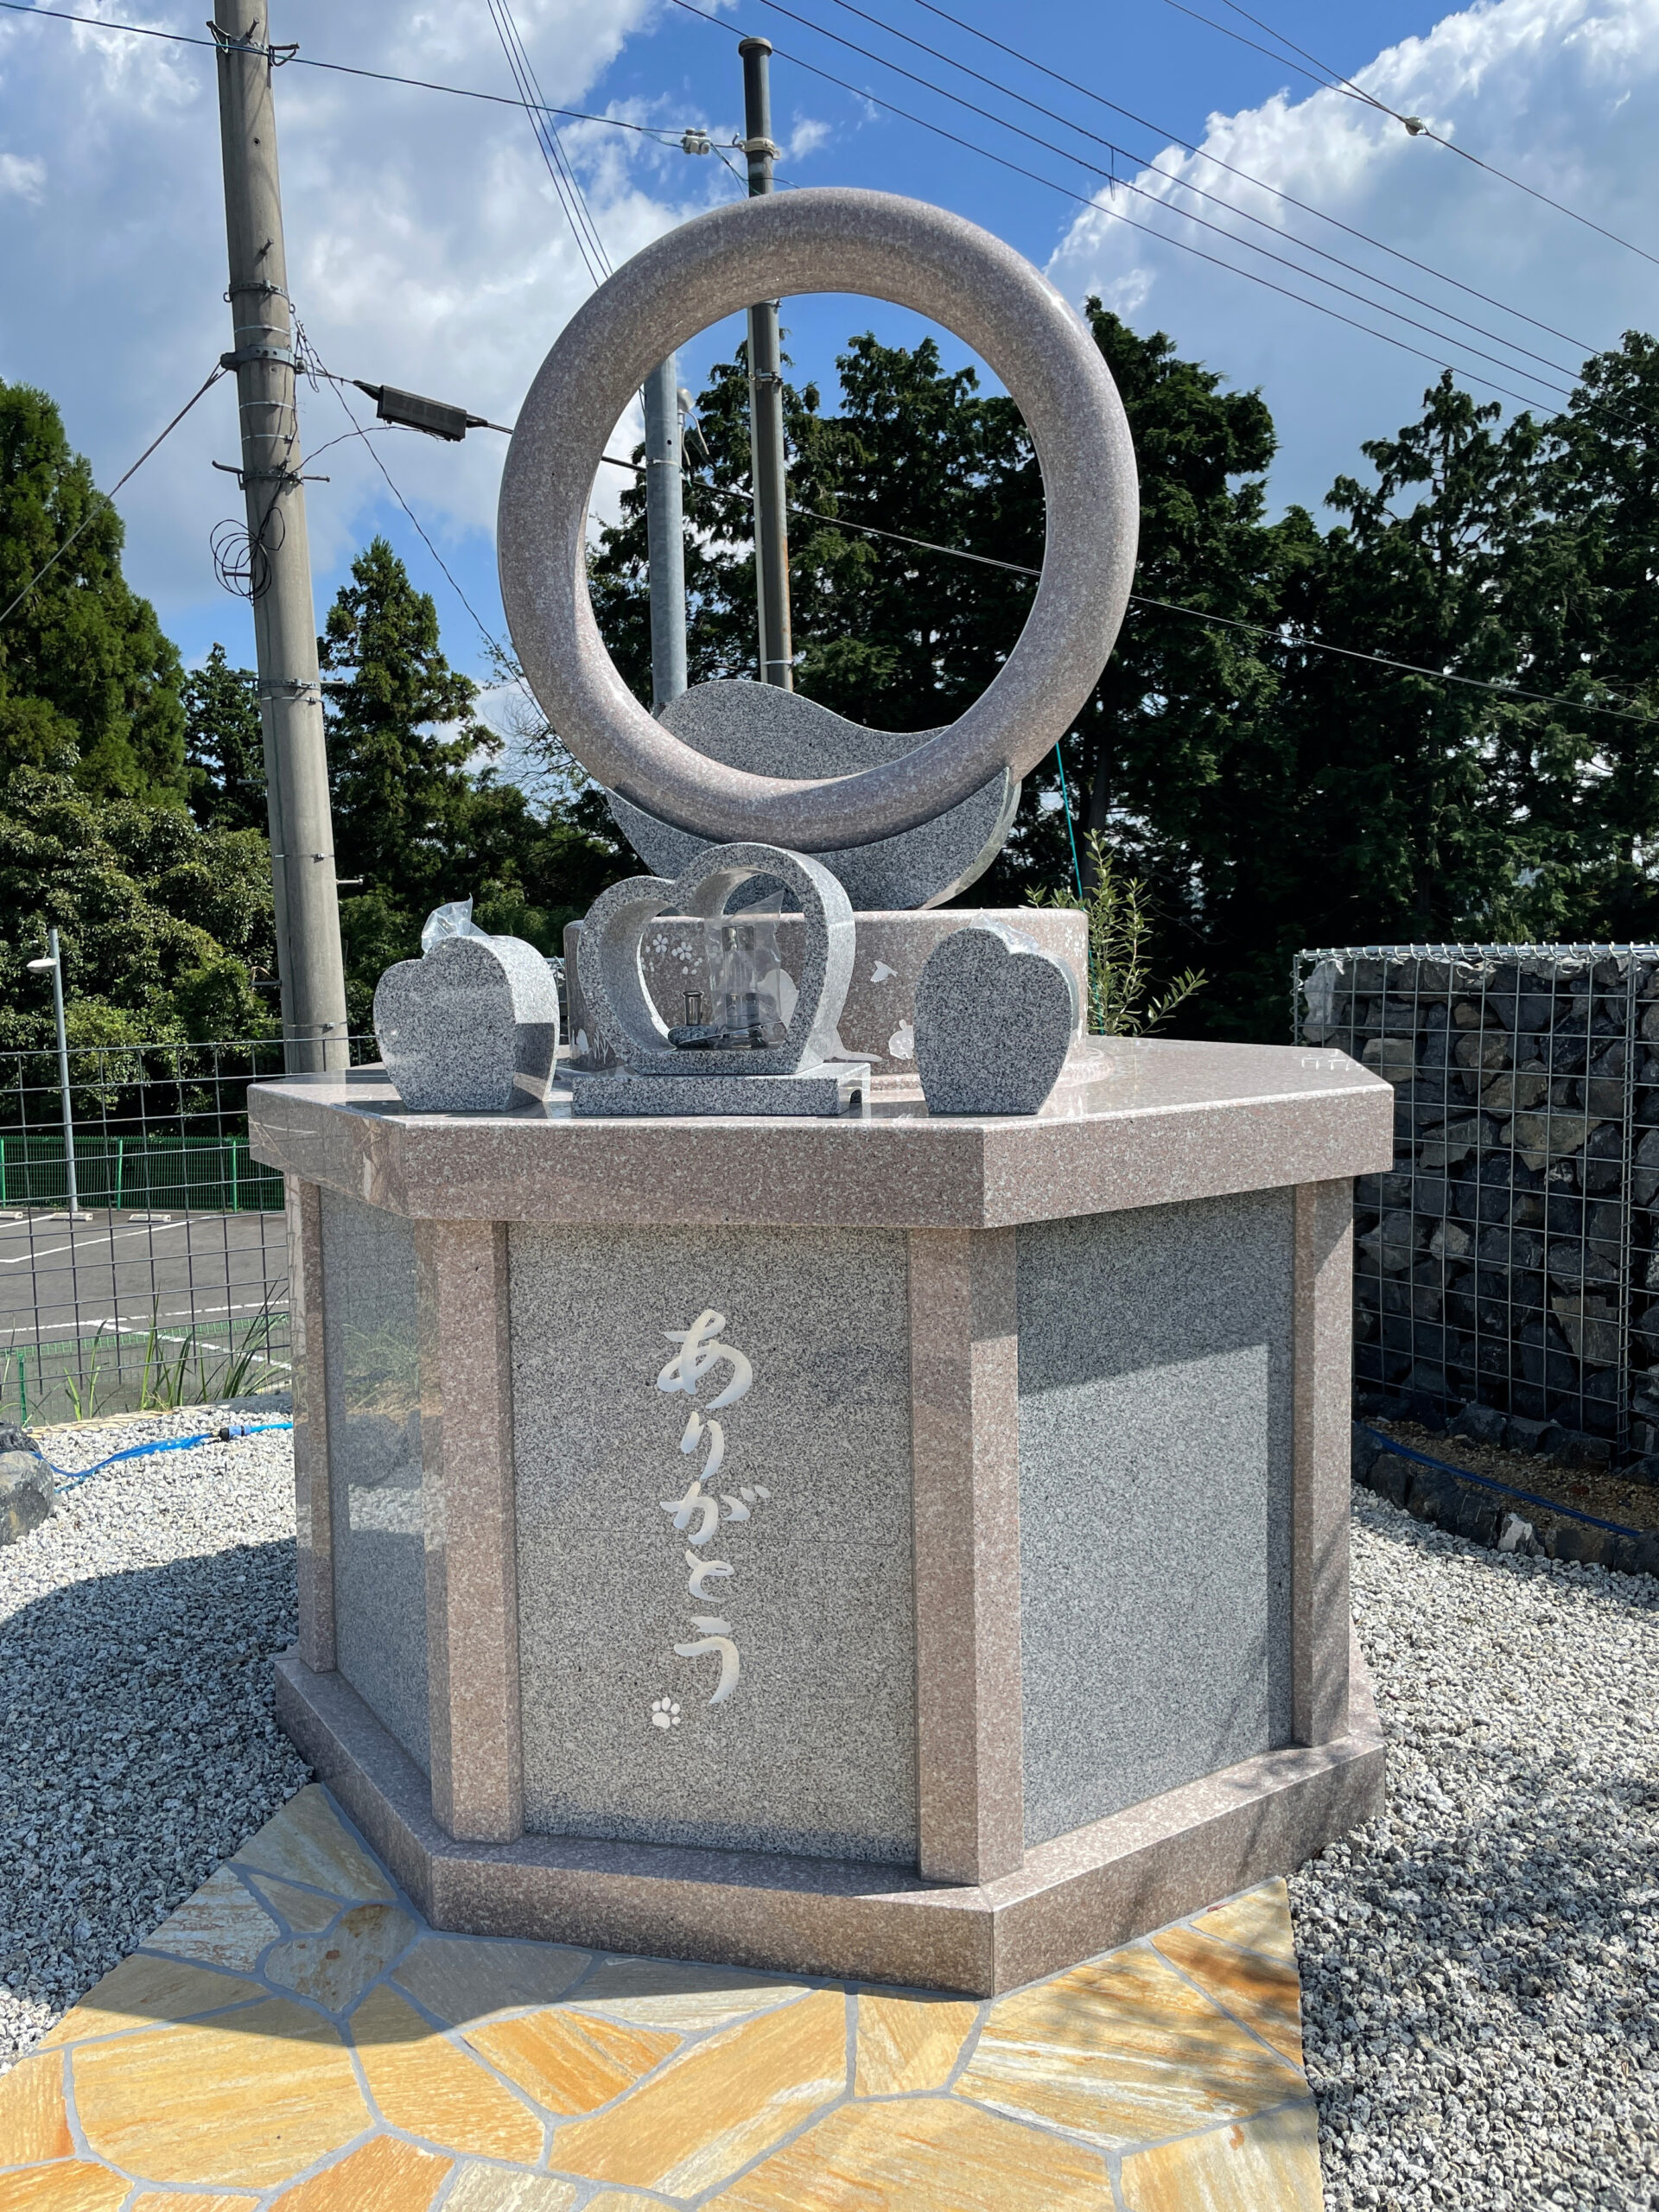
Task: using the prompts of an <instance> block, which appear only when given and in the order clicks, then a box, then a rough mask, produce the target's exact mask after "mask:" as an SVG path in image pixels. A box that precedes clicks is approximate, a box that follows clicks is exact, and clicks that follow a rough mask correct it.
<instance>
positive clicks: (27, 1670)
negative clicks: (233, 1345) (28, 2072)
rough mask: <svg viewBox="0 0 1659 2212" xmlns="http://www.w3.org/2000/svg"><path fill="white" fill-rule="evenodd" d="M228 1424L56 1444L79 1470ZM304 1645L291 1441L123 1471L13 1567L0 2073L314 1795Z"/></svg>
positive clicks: (78, 1489)
mask: <svg viewBox="0 0 1659 2212" xmlns="http://www.w3.org/2000/svg"><path fill="white" fill-rule="evenodd" d="M286 1410H287V1404H286V1401H285V1400H277V1399H273V1398H265V1399H263V1400H261V1401H260V1402H259V1410H257V1411H256V1410H254V1408H253V1406H252V1404H251V1402H249V1401H245V1400H244V1401H240V1402H238V1406H237V1408H235V1414H236V1417H237V1418H239V1419H242V1420H250V1421H257V1420H259V1419H262V1418H264V1419H277V1418H279V1417H280V1416H281V1415H282V1414H285V1413H286ZM230 1411H231V1409H230V1408H224V1407H207V1406H189V1407H186V1408H183V1409H182V1410H181V1411H180V1412H178V1413H174V1414H139V1415H130V1416H127V1417H125V1418H123V1419H118V1420H112V1421H100V1422H98V1423H96V1424H92V1425H89V1426H88V1427H85V1428H75V1429H58V1430H55V1431H54V1432H50V1433H42V1435H41V1444H42V1446H43V1447H44V1449H45V1450H46V1452H47V1454H48V1457H49V1458H50V1459H53V1460H54V1461H55V1462H56V1463H57V1465H59V1466H60V1467H65V1468H69V1469H79V1468H82V1467H86V1466H89V1465H92V1462H93V1461H94V1460H96V1459H102V1458H104V1457H105V1455H106V1454H107V1453H109V1452H118V1451H120V1450H122V1449H124V1447H125V1446H127V1445H129V1444H137V1443H146V1442H148V1441H149V1440H151V1439H152V1438H155V1437H160V1436H188V1435H192V1434H194V1433H196V1432H197V1431H198V1430H200V1429H205V1428H212V1427H215V1426H216V1425H217V1424H218V1423H219V1422H220V1421H224V1420H225V1419H226V1418H227V1416H228V1414H229V1413H230ZM295 1634H296V1609H295V1597H294V1476H293V1449H292V1444H291V1440H290V1438H289V1434H288V1433H287V1432H286V1431H278V1432H277V1433H274V1434H271V1435H267V1436H253V1437H246V1438H242V1439H238V1440H236V1441H233V1442H231V1443H225V1444H217V1443H215V1444H207V1445H202V1446H199V1447H197V1448H196V1449H194V1450H192V1451H188V1452H162V1453H158V1454H156V1456H154V1457H152V1458H146V1459H137V1460H134V1461H132V1462H130V1464H129V1465H126V1466H121V1467H111V1468H109V1469H107V1470H106V1471H105V1472H104V1473H102V1474H97V1475H94V1476H92V1478H91V1479H90V1480H89V1481H87V1482H86V1483H83V1484H77V1485H76V1486H74V1487H73V1489H70V1490H67V1491H64V1492H63V1493H62V1494H61V1495H60V1498H59V1501H58V1505H57V1509H56V1510H55V1511H54V1513H53V1515H52V1516H51V1518H50V1519H49V1520H48V1521H47V1522H43V1523H42V1525H41V1527H40V1528H38V1529H35V1530H34V1531H33V1532H32V1533H31V1534H30V1535H28V1536H26V1537H25V1538H24V1539H23V1541H22V1542H21V1543H19V1544H15V1545H10V1546H7V1547H6V1548H4V1549H0V2069H4V2068H6V2067H8V2066H9V2065H10V2063H11V2062H12V2061H13V2060H14V2059H16V2058H17V2057H19V2056H22V2053H23V2052H24V2051H25V2050H28V2049H29V2047H30V2045H32V2044H34V2043H35V2042H36V2041H38V2039H39V2038H40V2037H41V2036H42V2035H43V2034H44V2033H45V2032H46V2031H47V2030H48V2028H49V2027H50V2026H51V2025H52V2024H53V2023H54V2021H55V2020H56V2019H57V2018H59V2016H60V2014H61V2013H62V2012H66V2011H67V2009H68V2007H69V2006H70V2005H73V2004H74V2003H75V2002H76V2001H77V1999H79V1998H80V1997H82V1996H83V1995H84V1994H85V1993H86V1991H87V1990H88V1989H90V1988H91V1986H92V1984H93V1983H94V1982H95V1981H97V1980H99V1977H100V1976H101V1975H103V1974H106V1973H108V1971H109V1970H110V1968H111V1967H113V1966H115V1965H117V1964H118V1962H119V1961H121V1960H122V1959H124V1957H125V1956H126V1955H127V1954H128V1953H129V1952H130V1950H132V1948H134V1947H135V1945H137V1944H138V1943H140V1942H143V1938H144V1937H145V1936H148V1935H149V1933H150V1931H151V1930H152V1929H154V1928H155V1927H156V1925H157V1923H159V1922H161V1921H162V1919H164V1918H165V1917H166V1916H167V1915H168V1913H169V1912H171V1911H172V1910H173V1909H174V1907H175V1905H177V1904H181V1902H182V1901H183V1899H184V1898H186V1897H188V1896H189V1895H190V1894H191V1892H192V1891H194V1890H195V1889H196V1888H198V1887H199V1886H200V1884H201V1883H202V1882H204V1881H205V1880H206V1879H207V1877H208V1875H209V1874H211V1873H212V1872H213V1870H214V1868H215V1867H216V1866H218V1865H219V1862H220V1861H221V1860H222V1859H226V1858H228V1857H229V1856H230V1855H231V1853H232V1852H234V1851H236V1850H238V1849H239V1848H240V1847H241V1846H242V1844H243V1843H245V1841H246V1840H247V1838H248V1837H249V1836H250V1835H251V1834H252V1833H253V1831H254V1830H255V1829H256V1828H257V1827H259V1826H260V1825H261V1823H262V1822H264V1821H266V1820H268V1819H269V1818H270V1815H271V1814H272V1813H274V1812H275V1811H276V1810H277V1807H278V1806H279V1805H281V1804H283V1803H284V1802H286V1800H287V1799H288V1798H289V1797H290V1796H293V1794H294V1792H295V1791H296V1789H299V1788H300V1787H301V1785H302V1783H305V1782H307V1781H308V1780H309V1778H310V1770H309V1769H308V1767H307V1766H306V1765H305V1764H304V1762H303V1761H302V1759H301V1758H300V1757H299V1755H298V1753H297V1752H296V1751H295V1750H294V1748H293V1746H292V1745H290V1744H289V1741H288V1738H286V1737H285V1736H283V1735H280V1734H278V1732H277V1727H276V1724H275V1722H274V1721H273V1719H272V1718H271V1666H270V1662H271V1657H272V1655H273V1654H274V1653H276V1652H277V1651H280V1650H282V1649H284V1648H285V1647H286V1646H287V1645H288V1644H289V1643H292V1642H293V1640H294V1637H295Z"/></svg>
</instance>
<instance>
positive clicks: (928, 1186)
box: [248, 1038, 1394, 1229]
mask: <svg viewBox="0 0 1659 2212" xmlns="http://www.w3.org/2000/svg"><path fill="white" fill-rule="evenodd" d="M1078 1049H1079V1052H1082V1053H1084V1054H1086V1055H1088V1056H1090V1059H1091V1061H1092V1064H1093V1065H1096V1067H1097V1069H1098V1071H1099V1072H1098V1076H1097V1079H1094V1080H1084V1079H1080V1078H1079V1077H1078V1075H1077V1070H1076V1069H1075V1068H1074V1069H1073V1070H1072V1071H1071V1073H1070V1074H1069V1076H1068V1077H1067V1079H1066V1080H1065V1082H1064V1083H1063V1084H1061V1085H1060V1087H1059V1088H1058V1090H1056V1092H1055V1094H1054V1096H1053V1097H1052V1099H1051V1100H1050V1102H1049V1105H1048V1106H1047V1107H1046V1109H1044V1111H1043V1112H1042V1113H1041V1114H1040V1115H1036V1116H1031V1117H1029V1118H1011V1119H1005V1120H996V1119H975V1118H972V1117H969V1116H960V1117H958V1116H950V1117H941V1118H939V1119H938V1120H935V1119H931V1118H930V1116H928V1114H927V1112H926V1110H925V1107H924V1106H923V1105H922V1103H921V1101H920V1098H919V1096H917V1097H915V1098H913V1099H907V1100H895V1101H892V1102H889V1103H885V1104H882V1105H881V1106H880V1107H879V1108H878V1109H877V1110H875V1111H874V1112H873V1113H872V1114H871V1115H870V1116H869V1117H868V1119H865V1120H848V1121H842V1122H813V1121H782V1120H777V1121H766V1122H758V1123H757V1122H754V1121H752V1120H740V1119H734V1118H729V1117H728V1118H726V1119H721V1118H718V1117H711V1118H709V1119H707V1120H700V1121H685V1120H678V1119H676V1120H661V1121H657V1120H646V1119H640V1120H629V1121H613V1122H610V1121H581V1122H577V1121H574V1120H572V1119H571V1117H570V1115H569V1101H568V1094H566V1093H563V1092H560V1091H556V1092H555V1095H554V1096H553V1098H552V1100H551V1101H550V1104H549V1106H548V1108H546V1109H535V1110H532V1111H530V1112H526V1113H524V1114H514V1115H499V1116H497V1115H478V1116H465V1115H443V1114H425V1115H415V1114H410V1113H408V1112H406V1111H404V1109H403V1107H402V1105H401V1103H400V1102H399V1101H398V1099H397V1096H396V1095H395V1093H394V1092H393V1091H392V1090H391V1086H390V1085H389V1084H387V1082H386V1080H385V1075H384V1073H383V1072H382V1071H379V1070H378V1069H372V1068H365V1069H358V1070H354V1071H352V1073H351V1074H349V1075H347V1076H346V1077H338V1076H319V1077H293V1078H290V1079H289V1080H286V1081H283V1082H282V1083H274V1084H252V1085H251V1086H250V1088H249V1092H248V1110H249V1125H250V1128H251V1133H252V1144H253V1151H254V1154H255V1157H256V1158H257V1159H259V1160H264V1161H265V1162H266V1163H268V1164H270V1165H271V1166H279V1167H282V1168H283V1169H285V1170H286V1171H287V1172H289V1173H293V1174H296V1175H300V1176H303V1177H304V1178H306V1179H308V1180H311V1181H314V1182H321V1183H327V1184H329V1185H332V1186H333V1187H334V1188H335V1189H337V1190H340V1191H343V1192H346V1193H347V1194H348V1195H350V1196H351V1197H353V1198H359V1199H362V1200H363V1201H365V1203H366V1204H368V1205H376V1206H383V1207H385V1208H387V1209H388V1210H389V1211H392V1212H394V1213H401V1214H404V1215H408V1216H412V1217H415V1218H416V1219H429V1220H460V1221H541V1222H605V1223H632V1224H640V1225H647V1226H648V1225H651V1224H655V1223H657V1222H659V1221H677V1222H681V1223H687V1224H700V1223H712V1222H752V1223H801V1224H827V1225H835V1224H845V1225H848V1226H877V1225H880V1226H886V1227H893V1228H915V1229H921V1228H963V1229H991V1228H1001V1227H1006V1226H1012V1225H1014V1224H1017V1223H1020V1222H1027V1221H1052V1220H1057V1219H1059V1218H1062V1217H1066V1216H1071V1215H1075V1214H1087V1213H1109V1212H1115V1211H1117V1210H1119V1209H1120V1208H1122V1207H1128V1206H1146V1205H1170V1204H1175V1203H1178V1202H1179V1201H1181V1200H1183V1199H1187V1198H1214V1197H1219V1196H1222V1195H1224V1194H1225V1193H1227V1192H1235V1191H1252V1190H1268V1189H1277V1188H1283V1187H1284V1186H1286V1185H1294V1184H1301V1183H1318V1182H1325V1181H1330V1180H1334V1179H1338V1178H1341V1177H1346V1176H1351V1175H1356V1174H1363V1173H1371V1172H1374V1171H1376V1170H1379V1169H1382V1168H1385V1167H1387V1166H1388V1165H1389V1162H1390V1160H1392V1158H1393V1099H1394V1094H1393V1091H1392V1090H1390V1088H1389V1085H1388V1084H1386V1083H1383V1082H1382V1081H1381V1080H1380V1079H1379V1078H1378V1077H1375V1076H1372V1075H1370V1074H1369V1073H1367V1071H1365V1070H1364V1069H1363V1068H1361V1067H1359V1066H1358V1065H1357V1064H1356V1063H1355V1062H1354V1061H1352V1060H1350V1059H1348V1058H1345V1057H1344V1055H1342V1054H1341V1053H1332V1052H1297V1051H1295V1050H1293V1049H1287V1048H1281V1047H1278V1046H1262V1045H1211V1044H1183V1043H1168V1042H1162V1041H1160V1040H1152V1041H1146V1040H1138V1039H1124V1038H1114V1039H1088V1040H1086V1041H1085V1042H1084V1044H1083V1045H1081V1046H1079V1048H1078Z"/></svg>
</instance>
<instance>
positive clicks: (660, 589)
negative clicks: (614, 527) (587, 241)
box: [644, 354, 685, 714]
mask: <svg viewBox="0 0 1659 2212" xmlns="http://www.w3.org/2000/svg"><path fill="white" fill-rule="evenodd" d="M644 397H645V542H646V543H647V545H648V546H649V548H650V551H651V706H652V713H653V714H659V713H660V712H661V711H662V709H664V707H665V706H667V704H668V703H669V702H670V700H671V699H677V698H678V697H679V696H680V694H681V692H682V691H683V690H684V689H685V503H684V493H683V485H682V483H681V479H680V441H681V437H682V435H683V426H682V423H681V421H680V391H679V371H678V369H677V366H676V364H675V359H674V356H673V355H672V354H670V355H669V357H668V359H666V360H665V361H659V362H658V365H657V366H656V367H655V368H654V369H653V370H652V372H651V374H650V375H649V376H648V377H647V378H645V394H644Z"/></svg>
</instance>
